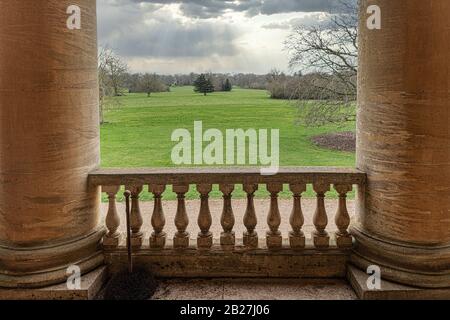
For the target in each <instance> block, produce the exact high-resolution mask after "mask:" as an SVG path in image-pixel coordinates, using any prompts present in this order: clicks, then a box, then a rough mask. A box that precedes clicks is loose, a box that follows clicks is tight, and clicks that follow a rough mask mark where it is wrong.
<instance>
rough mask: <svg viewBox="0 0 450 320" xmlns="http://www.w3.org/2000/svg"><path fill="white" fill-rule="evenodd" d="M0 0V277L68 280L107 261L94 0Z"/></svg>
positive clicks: (29, 283) (16, 283)
mask: <svg viewBox="0 0 450 320" xmlns="http://www.w3.org/2000/svg"><path fill="white" fill-rule="evenodd" d="M72 4H73V2H72V1H67V0H33V1H2V2H1V8H0V286H6V287H36V286H43V285H47V284H51V283H57V282H60V281H64V280H65V279H66V278H67V275H66V270H67V267H68V266H70V265H73V264H75V265H78V266H79V267H80V269H81V271H82V272H87V271H89V270H91V269H93V268H95V267H96V266H98V265H99V264H101V263H102V261H103V258H102V255H101V252H100V251H99V242H100V239H101V237H102V234H103V231H102V230H101V229H100V228H99V221H98V218H99V199H100V198H99V197H100V192H99V189H98V188H92V187H89V186H88V183H87V182H88V173H89V172H90V171H91V170H93V169H94V168H96V167H97V166H98V165H99V154H100V152H99V109H98V83H97V39H96V37H97V36H96V34H97V30H96V1H93V0H78V1H76V4H77V5H78V6H79V7H80V8H81V29H79V30H78V29H73V30H71V29H69V28H68V27H67V23H66V21H67V19H68V17H69V16H70V14H68V13H67V9H68V7H69V6H70V5H72Z"/></svg>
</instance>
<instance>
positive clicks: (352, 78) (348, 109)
mask: <svg viewBox="0 0 450 320" xmlns="http://www.w3.org/2000/svg"><path fill="white" fill-rule="evenodd" d="M335 9H336V11H335V12H334V13H333V12H330V14H329V16H330V19H329V22H328V23H326V24H322V25H312V26H311V25H299V26H297V27H296V28H295V29H294V32H293V33H292V34H291V35H290V36H289V38H288V39H287V41H286V43H285V44H286V48H287V49H288V51H289V53H290V54H291V59H290V67H291V68H293V69H300V70H302V71H303V72H304V73H307V72H314V74H315V76H314V77H311V78H310V81H311V83H310V84H309V85H307V86H306V88H308V90H306V91H305V90H303V91H304V92H303V94H300V98H299V99H298V100H297V104H298V108H299V114H300V121H301V122H303V123H304V124H306V125H310V126H320V125H324V124H327V123H342V122H345V121H353V120H354V119H355V108H354V101H355V100H356V79H357V72H358V42H357V37H358V32H357V26H358V4H357V1H356V0H340V1H339V4H338V6H337V7H336V8H335ZM298 90H299V91H300V92H301V91H302V88H301V87H300V88H298ZM311 91H314V92H311ZM312 93H313V95H314V99H313V100H311V98H310V97H311V95H312ZM305 97H309V99H305Z"/></svg>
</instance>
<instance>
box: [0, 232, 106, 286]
mask: <svg viewBox="0 0 450 320" xmlns="http://www.w3.org/2000/svg"><path fill="white" fill-rule="evenodd" d="M104 233H105V232H104V230H103V229H99V230H96V231H94V232H92V233H91V234H89V235H87V236H84V237H83V238H80V239H73V240H70V241H68V242H63V243H58V244H52V245H48V246H41V247H35V248H33V247H32V248H28V247H26V248H24V247H8V246H4V245H2V244H0V287H5V288H39V287H44V286H49V285H53V284H58V283H62V282H65V281H67V278H68V276H69V275H71V274H68V273H67V268H68V267H69V266H72V265H76V266H78V267H79V268H80V271H81V274H85V273H87V272H89V271H91V270H93V269H95V268H96V267H98V266H100V265H102V264H103V262H104V257H103V253H102V250H101V239H102V237H103V235H104Z"/></svg>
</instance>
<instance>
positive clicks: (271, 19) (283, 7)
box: [97, 0, 339, 74]
mask: <svg viewBox="0 0 450 320" xmlns="http://www.w3.org/2000/svg"><path fill="white" fill-rule="evenodd" d="M337 1H339V0H241V1H237V0H98V1H97V2H98V19H99V44H100V46H108V47H110V48H112V49H114V50H115V51H116V52H117V53H118V54H120V55H121V56H123V57H124V58H125V59H126V60H127V62H128V64H129V66H130V69H131V71H133V72H157V73H161V74H174V73H189V72H191V71H192V72H207V71H211V72H244V73H247V72H253V73H258V74H263V73H267V72H268V71H270V69H272V68H277V69H280V70H283V71H287V72H289V69H288V60H289V56H288V53H287V52H286V51H285V50H284V45H283V42H284V41H285V40H286V38H287V37H288V35H289V34H290V32H291V31H292V27H293V26H294V25H296V24H312V23H324V22H325V21H327V19H328V17H329V14H328V13H327V12H330V11H333V10H334V9H333V8H335V7H336V2H337Z"/></svg>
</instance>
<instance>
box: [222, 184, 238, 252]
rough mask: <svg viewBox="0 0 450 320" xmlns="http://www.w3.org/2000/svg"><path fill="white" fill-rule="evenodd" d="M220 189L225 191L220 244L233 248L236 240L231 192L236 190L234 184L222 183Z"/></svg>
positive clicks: (224, 247) (225, 247)
mask: <svg viewBox="0 0 450 320" xmlns="http://www.w3.org/2000/svg"><path fill="white" fill-rule="evenodd" d="M219 189H220V191H221V192H222V193H223V211H222V217H221V218H220V223H221V225H222V228H223V232H222V233H221V235H220V245H221V246H222V248H223V249H226V250H232V249H234V245H235V242H236V240H235V236H234V231H233V227H234V222H235V220H234V213H233V207H232V205H231V193H232V192H233V190H234V185H232V184H221V185H220V186H219Z"/></svg>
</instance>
